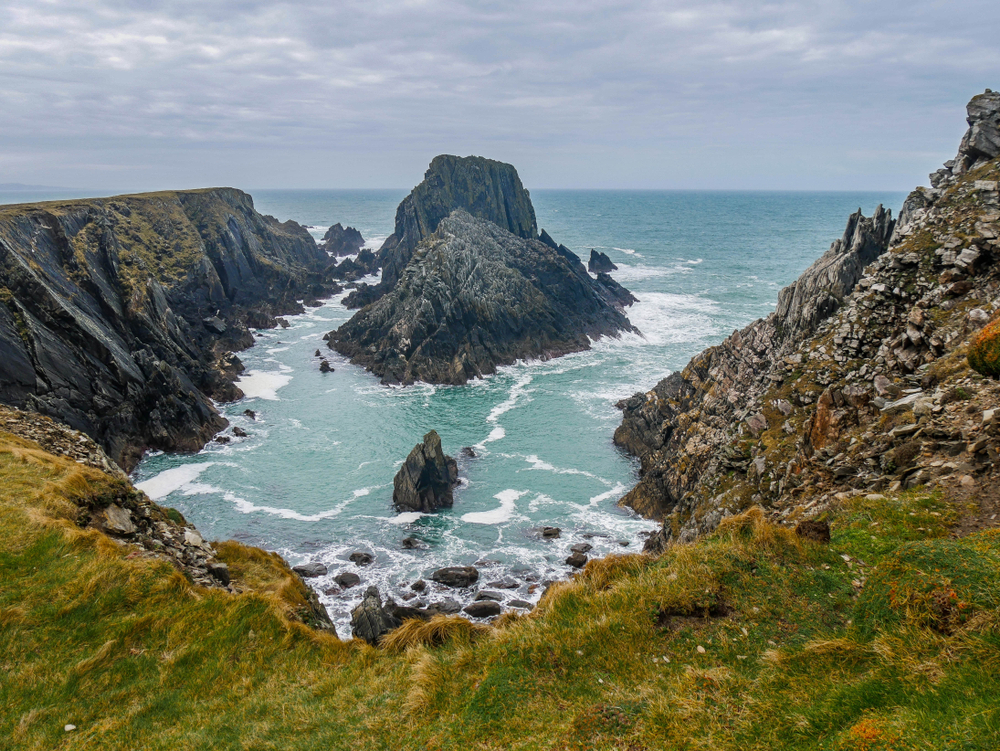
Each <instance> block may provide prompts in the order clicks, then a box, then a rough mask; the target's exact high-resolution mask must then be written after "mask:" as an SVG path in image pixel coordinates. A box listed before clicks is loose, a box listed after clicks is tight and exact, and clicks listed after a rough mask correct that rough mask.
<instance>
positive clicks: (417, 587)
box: [410, 579, 427, 592]
mask: <svg viewBox="0 0 1000 751" xmlns="http://www.w3.org/2000/svg"><path fill="white" fill-rule="evenodd" d="M410 589H412V590H413V591H414V592H424V591H426V589H427V582H425V581H424V580H423V579H417V580H416V581H415V582H413V584H411V585H410Z"/></svg>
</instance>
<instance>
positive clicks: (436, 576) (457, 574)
mask: <svg viewBox="0 0 1000 751" xmlns="http://www.w3.org/2000/svg"><path fill="white" fill-rule="evenodd" d="M431 579H433V580H434V581H436V582H437V583H438V584H444V585H446V586H448V587H471V586H472V585H473V584H475V583H476V582H477V581H479V571H477V570H476V569H475V568H474V567H473V566H446V567H445V568H439V569H438V570H437V571H435V572H434V573H433V574H431Z"/></svg>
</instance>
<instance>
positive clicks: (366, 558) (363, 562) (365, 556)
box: [347, 550, 375, 566]
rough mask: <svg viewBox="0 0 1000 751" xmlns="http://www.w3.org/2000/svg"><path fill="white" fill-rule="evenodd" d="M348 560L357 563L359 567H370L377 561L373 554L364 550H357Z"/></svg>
mask: <svg viewBox="0 0 1000 751" xmlns="http://www.w3.org/2000/svg"><path fill="white" fill-rule="evenodd" d="M347 560H349V561H350V562H351V563H356V564H357V565H358V566H368V565H369V564H371V563H372V562H373V561H374V560H375V558H374V557H373V556H372V554H371V553H366V552H364V551H363V550H355V551H354V552H353V553H351V554H350V555H349V556H347Z"/></svg>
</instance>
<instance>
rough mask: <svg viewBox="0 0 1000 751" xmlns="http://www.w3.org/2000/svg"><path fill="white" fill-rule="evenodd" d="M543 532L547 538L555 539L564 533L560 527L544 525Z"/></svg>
mask: <svg viewBox="0 0 1000 751" xmlns="http://www.w3.org/2000/svg"><path fill="white" fill-rule="evenodd" d="M541 533H542V537H544V538H545V539H546V540H554V539H556V538H557V537H559V535H561V534H562V530H561V529H559V527H542V529H541Z"/></svg>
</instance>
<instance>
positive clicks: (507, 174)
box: [345, 154, 538, 307]
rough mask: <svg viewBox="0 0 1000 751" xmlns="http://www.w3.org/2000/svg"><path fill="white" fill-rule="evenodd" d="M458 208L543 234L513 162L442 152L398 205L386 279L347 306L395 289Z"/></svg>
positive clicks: (382, 253) (386, 247) (527, 233)
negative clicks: (419, 251)
mask: <svg viewBox="0 0 1000 751" xmlns="http://www.w3.org/2000/svg"><path fill="white" fill-rule="evenodd" d="M455 209H464V210H465V211H466V212H468V213H469V214H471V215H472V216H474V217H478V218H480V219H485V220H487V221H489V222H493V223H494V224H496V225H497V226H499V227H503V228H504V229H505V230H507V231H508V232H510V233H512V234H514V235H517V236H518V237H522V238H527V239H531V238H534V237H537V236H538V226H537V224H536V221H535V209H534V207H533V206H532V205H531V198H530V196H529V195H528V191H527V190H525V189H524V186H523V185H522V184H521V178H519V177H518V175H517V170H516V169H514V167H513V166H512V165H510V164H506V163H504V162H497V161H494V160H492V159H485V158H483V157H481V156H467V157H457V156H451V155H450V154H442V155H441V156H437V157H435V158H434V159H433V160H432V161H431V164H430V166H429V167H428V168H427V172H426V173H425V174H424V179H423V182H421V183H420V184H419V185H418V186H417V187H415V188H414V189H413V191H412V192H411V193H410V195H408V196H407V197H406V198H404V199H403V202H402V203H400V204H399V207H398V208H397V209H396V224H395V229H394V231H393V233H392V235H390V236H389V237H388V238H386V241H385V242H384V243H383V244H382V247H381V248H380V249H379V252H378V264H379V266H381V267H382V281H381V282H380V284H379V285H378V286H377V287H376V288H375V290H374V291H372V292H369V293H368V294H367V295H365V294H364V293H358V294H357V295H352V296H351V297H348V298H347V300H346V301H345V302H346V304H347V306H348V307H360V306H362V305H365V304H367V303H369V302H371V301H372V300H374V299H377V297H379V296H381V295H383V294H385V293H386V292H388V291H389V290H391V289H392V288H393V287H395V286H396V283H397V282H398V281H399V278H400V277H401V276H402V274H403V270H404V269H405V268H406V266H407V264H408V263H409V262H410V258H411V257H412V255H413V251H414V250H415V249H416V247H417V245H418V244H419V243H420V241H421V240H423V239H424V238H425V237H429V236H430V235H432V234H434V232H436V231H437V228H438V225H439V224H440V223H441V220H443V219H444V218H445V217H447V216H448V215H450V214H451V212H452V211H454V210H455Z"/></svg>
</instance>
